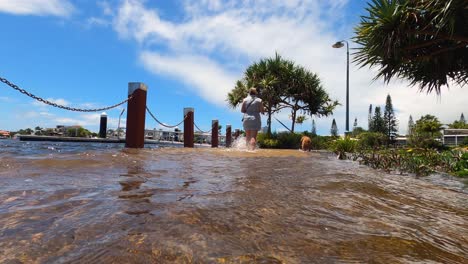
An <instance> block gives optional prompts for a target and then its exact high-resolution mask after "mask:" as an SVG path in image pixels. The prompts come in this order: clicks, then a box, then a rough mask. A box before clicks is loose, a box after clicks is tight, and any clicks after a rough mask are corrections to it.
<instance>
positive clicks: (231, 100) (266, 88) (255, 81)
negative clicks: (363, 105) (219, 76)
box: [227, 54, 338, 134]
mask: <svg viewBox="0 0 468 264" xmlns="http://www.w3.org/2000/svg"><path fill="white" fill-rule="evenodd" d="M250 87H256V88H257V90H258V92H259V96H260V97H261V98H262V100H263V103H264V106H265V109H266V110H267V114H268V119H267V126H268V134H271V118H272V115H273V114H274V113H277V112H279V111H280V110H282V109H290V110H291V114H290V117H291V119H292V123H291V129H289V130H290V131H291V132H294V127H295V124H296V123H302V122H304V121H305V120H306V116H305V115H315V116H317V117H321V116H329V115H331V114H333V110H334V109H335V107H336V106H337V105H338V101H335V100H332V99H330V96H329V95H328V93H327V92H326V91H325V89H324V88H323V86H322V84H321V81H320V79H319V77H318V76H317V74H315V73H312V72H310V71H308V70H307V69H305V68H304V67H302V66H299V65H296V64H295V63H294V62H292V61H290V60H286V59H283V58H282V57H281V56H280V55H279V54H276V55H275V57H273V58H267V59H261V60H260V61H258V62H255V63H253V64H252V65H250V66H249V67H248V68H247V69H246V70H245V72H244V76H243V78H242V79H241V80H238V81H237V82H236V85H235V87H234V88H233V89H232V90H231V92H229V93H228V96H227V101H228V104H229V105H230V106H231V107H232V108H235V107H237V106H238V105H239V104H240V103H242V99H244V97H245V96H246V95H247V91H248V90H249V88H250Z"/></svg>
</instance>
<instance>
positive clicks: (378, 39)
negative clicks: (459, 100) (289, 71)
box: [354, 0, 468, 94]
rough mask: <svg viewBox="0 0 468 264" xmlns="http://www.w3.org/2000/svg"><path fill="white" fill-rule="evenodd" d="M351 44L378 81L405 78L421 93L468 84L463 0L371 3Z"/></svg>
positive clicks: (467, 21) (467, 17) (467, 6)
mask: <svg viewBox="0 0 468 264" xmlns="http://www.w3.org/2000/svg"><path fill="white" fill-rule="evenodd" d="M366 10H367V12H368V14H367V15H365V16H362V17H361V22H360V24H359V25H358V26H357V28H356V29H355V33H356V36H355V38H354V40H355V41H356V42H357V43H358V44H359V47H358V49H357V52H356V53H355V55H356V56H355V62H357V63H358V64H360V65H361V66H366V65H367V66H371V67H372V66H375V67H376V68H378V74H377V75H376V77H375V78H376V79H377V78H383V79H384V80H385V81H386V82H389V81H390V80H391V79H393V78H403V79H407V80H409V81H410V83H411V85H417V86H419V88H420V90H421V91H426V92H427V93H430V92H432V91H435V92H436V93H437V94H440V92H441V87H443V86H447V87H448V85H449V83H451V82H454V83H457V84H458V85H460V86H464V85H466V84H467V83H468V2H467V0H417V1H416V0H372V1H370V3H369V4H368V7H367V9H366Z"/></svg>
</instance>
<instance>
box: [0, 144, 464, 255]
mask: <svg viewBox="0 0 468 264" xmlns="http://www.w3.org/2000/svg"><path fill="white" fill-rule="evenodd" d="M73 146H74V147H73ZM1 147H2V148H0V263H468V236H467V235H466V234H468V199H467V198H468V194H467V192H466V190H465V189H464V187H463V184H461V183H460V184H458V182H456V181H455V182H453V184H451V185H449V186H444V185H442V184H439V183H438V182H436V181H435V180H431V179H427V178H423V179H417V178H415V177H413V176H408V175H390V174H385V173H383V172H378V171H375V170H372V169H370V168H367V167H364V166H360V165H358V164H356V163H353V162H349V161H337V160H335V159H333V158H332V157H328V156H327V155H323V154H319V153H304V152H300V151H292V150H258V151H256V152H244V151H236V150H226V149H208V148H206V149H182V148H162V149H159V148H154V149H143V150H126V149H121V148H120V147H115V146H109V147H104V149H101V148H103V146H102V145H100V146H98V147H97V146H94V145H93V146H91V145H70V146H69V145H60V144H54V145H51V144H50V143H49V144H45V143H42V144H41V143H34V144H33V143H31V144H26V143H23V142H13V141H11V142H9V143H3V145H1Z"/></svg>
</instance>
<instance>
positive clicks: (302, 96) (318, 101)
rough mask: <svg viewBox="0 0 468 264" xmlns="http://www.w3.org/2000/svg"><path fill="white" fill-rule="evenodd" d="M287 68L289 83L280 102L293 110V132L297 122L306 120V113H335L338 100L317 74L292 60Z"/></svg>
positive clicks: (316, 114)
mask: <svg viewBox="0 0 468 264" xmlns="http://www.w3.org/2000/svg"><path fill="white" fill-rule="evenodd" d="M286 69H287V71H286V76H287V77H286V79H287V80H288V81H287V84H288V85H287V89H286V90H285V94H284V95H283V96H282V100H281V103H280V104H281V105H282V106H283V107H284V108H288V109H290V111H291V120H292V121H291V122H292V124H291V132H294V129H295V124H296V123H301V121H303V120H304V115H315V116H317V117H322V116H329V115H331V114H333V110H334V109H335V107H336V106H337V105H338V101H333V100H331V99H330V97H329V95H328V93H327V92H326V91H325V89H324V88H323V86H322V84H321V82H320V79H319V77H318V75H317V74H315V73H312V72H310V71H308V70H306V69H305V68H304V67H301V66H297V65H294V63H292V62H287V67H286ZM298 114H302V115H298ZM298 121H299V122H298Z"/></svg>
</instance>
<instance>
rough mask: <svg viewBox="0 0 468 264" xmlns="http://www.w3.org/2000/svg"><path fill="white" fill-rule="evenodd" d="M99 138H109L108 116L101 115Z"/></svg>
mask: <svg viewBox="0 0 468 264" xmlns="http://www.w3.org/2000/svg"><path fill="white" fill-rule="evenodd" d="M99 137H100V138H106V137H107V114H106V113H102V114H101V123H100V124H99Z"/></svg>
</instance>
